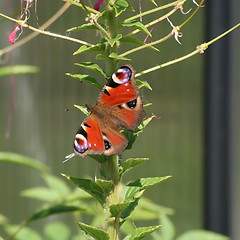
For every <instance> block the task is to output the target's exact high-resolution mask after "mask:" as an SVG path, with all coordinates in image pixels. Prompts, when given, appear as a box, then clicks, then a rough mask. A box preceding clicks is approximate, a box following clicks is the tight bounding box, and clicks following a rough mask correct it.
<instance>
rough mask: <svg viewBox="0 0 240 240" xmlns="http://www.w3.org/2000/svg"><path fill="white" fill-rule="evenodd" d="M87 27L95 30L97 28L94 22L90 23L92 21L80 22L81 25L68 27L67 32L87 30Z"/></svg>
mask: <svg viewBox="0 0 240 240" xmlns="http://www.w3.org/2000/svg"><path fill="white" fill-rule="evenodd" d="M88 29H95V30H97V29H98V28H97V27H96V26H95V25H94V24H92V23H86V24H82V25H80V26H77V27H73V28H70V29H68V30H67V32H71V31H80V30H88Z"/></svg>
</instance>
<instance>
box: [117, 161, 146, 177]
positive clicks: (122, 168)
mask: <svg viewBox="0 0 240 240" xmlns="http://www.w3.org/2000/svg"><path fill="white" fill-rule="evenodd" d="M148 160H149V158H129V159H127V160H125V161H124V162H123V163H122V165H121V166H120V170H119V172H120V174H121V175H123V174H124V173H126V172H127V171H129V170H131V169H132V168H133V167H136V166H138V165H140V164H141V163H144V162H146V161H148Z"/></svg>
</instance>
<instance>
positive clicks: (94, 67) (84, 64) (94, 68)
mask: <svg viewBox="0 0 240 240" xmlns="http://www.w3.org/2000/svg"><path fill="white" fill-rule="evenodd" d="M75 65H77V66H80V67H85V68H87V69H90V70H92V71H95V72H98V73H100V74H102V75H103V76H104V78H106V79H108V76H107V74H106V73H105V72H104V71H103V70H102V68H100V67H99V65H98V64H96V63H93V62H81V63H75Z"/></svg>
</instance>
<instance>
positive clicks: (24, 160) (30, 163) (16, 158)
mask: <svg viewBox="0 0 240 240" xmlns="http://www.w3.org/2000/svg"><path fill="white" fill-rule="evenodd" d="M0 162H9V163H14V164H20V165H24V166H27V167H31V168H34V169H37V170H40V171H42V172H44V171H47V170H48V167H47V166H46V165H44V164H43V163H40V162H37V161H36V160H34V159H32V158H29V157H26V156H23V155H20V154H16V153H11V152H0Z"/></svg>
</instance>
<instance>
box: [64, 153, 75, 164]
mask: <svg viewBox="0 0 240 240" xmlns="http://www.w3.org/2000/svg"><path fill="white" fill-rule="evenodd" d="M75 155H76V154H75V153H71V154H69V155H67V156H66V157H65V160H64V161H63V163H65V162H67V161H68V160H70V159H71V158H73V157H74V156H75Z"/></svg>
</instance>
